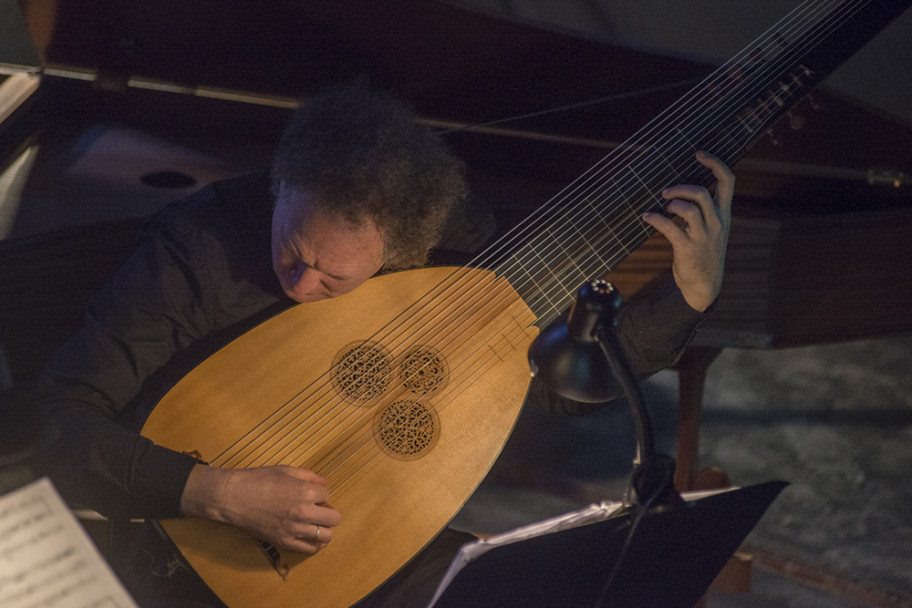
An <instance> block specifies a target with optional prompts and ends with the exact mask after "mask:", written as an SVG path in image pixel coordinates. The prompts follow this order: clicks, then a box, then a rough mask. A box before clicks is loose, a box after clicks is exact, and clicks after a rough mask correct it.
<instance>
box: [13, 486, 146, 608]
mask: <svg viewBox="0 0 912 608" xmlns="http://www.w3.org/2000/svg"><path fill="white" fill-rule="evenodd" d="M0 606H3V607H4V608H71V607H73V608H137V605H136V603H135V602H134V601H133V599H132V598H131V597H130V595H129V594H128V593H127V591H126V590H125V589H124V587H123V585H122V584H121V583H120V581H119V580H118V579H117V577H116V576H115V575H114V572H113V571H112V570H111V568H110V566H108V564H107V562H105V561H104V558H103V557H102V556H101V554H100V553H99V552H98V549H97V548H96V547H95V545H94V544H93V543H92V541H91V539H90V538H89V536H88V535H87V534H86V532H85V530H84V529H83V528H82V526H81V525H80V524H79V522H78V521H77V520H76V518H75V517H74V515H73V514H72V512H71V511H70V510H69V508H68V507H67V506H66V504H65V503H64V502H63V500H62V499H61V498H60V495H59V494H58V493H57V491H56V489H55V488H54V486H53V484H52V483H51V482H50V481H49V480H48V479H46V478H45V479H40V480H38V481H35V482H33V483H31V484H29V485H27V486H25V487H23V488H20V489H18V490H14V491H13V492H10V493H9V494H6V495H4V496H0Z"/></svg>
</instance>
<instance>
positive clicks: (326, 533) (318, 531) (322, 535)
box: [304, 525, 335, 545]
mask: <svg viewBox="0 0 912 608" xmlns="http://www.w3.org/2000/svg"><path fill="white" fill-rule="evenodd" d="M334 535H335V530H333V529H332V528H330V527H328V526H318V525H315V526H314V532H313V535H312V536H311V537H310V538H309V539H304V540H310V541H312V542H313V543H314V544H321V545H326V544H329V542H330V541H332V539H333V536H334Z"/></svg>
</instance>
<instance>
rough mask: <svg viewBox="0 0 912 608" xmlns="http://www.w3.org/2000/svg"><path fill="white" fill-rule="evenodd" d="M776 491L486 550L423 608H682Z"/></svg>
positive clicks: (625, 514) (772, 487) (734, 495)
mask: <svg viewBox="0 0 912 608" xmlns="http://www.w3.org/2000/svg"><path fill="white" fill-rule="evenodd" d="M786 485H787V484H786V483H785V482H779V481H774V482H767V483H763V484H759V485H756V486H750V487H747V488H742V489H736V490H730V491H725V492H722V493H719V494H714V495H712V496H709V497H706V498H702V499H700V500H696V501H692V502H683V503H679V504H676V505H665V506H659V507H652V508H651V509H649V510H648V511H646V512H645V515H644V516H643V517H642V518H641V519H640V521H639V522H638V524H635V521H636V518H637V514H638V512H639V511H638V510H639V509H641V507H639V506H635V505H634V506H631V507H626V508H625V509H624V510H623V511H622V512H620V513H619V514H617V515H614V516H611V517H609V518H608V519H605V520H604V521H600V522H596V523H592V524H588V525H584V526H581V527H577V528H572V529H569V530H563V531H559V532H554V533H549V534H544V535H542V536H537V537H534V538H528V539H525V540H521V541H517V542H514V543H512V544H507V545H501V546H497V547H494V548H492V549H490V550H489V551H487V552H486V553H483V554H482V555H480V556H478V557H477V558H476V559H474V560H472V561H469V562H467V563H466V564H465V565H463V567H462V569H461V570H459V571H458V573H457V574H456V576H455V577H454V578H453V579H452V580H451V581H450V583H449V584H448V585H447V586H446V588H445V589H444V590H443V591H442V594H441V595H440V597H439V598H438V599H437V601H436V602H435V603H434V604H433V608H487V607H490V608H505V607H511V608H512V607H521V608H538V607H541V608H546V607H547V608H553V607H555V606H568V607H578V606H586V607H593V608H594V607H596V606H599V607H603V608H607V607H618V608H678V607H679V608H692V606H694V604H696V603H697V601H699V599H700V598H701V597H702V596H703V594H704V593H705V592H706V589H707V588H708V587H709V585H710V583H712V581H713V579H714V578H715V577H716V575H717V574H718V573H719V571H720V570H721V569H722V567H723V566H724V565H725V563H726V562H727V561H728V560H729V558H731V556H732V555H733V554H734V552H735V551H736V550H737V549H738V547H739V545H740V544H741V543H742V542H743V540H744V539H745V538H746V537H747V535H748V533H749V532H750V531H751V530H752V529H753V527H754V526H755V525H756V524H757V522H758V521H759V520H760V518H761V517H762V516H763V514H764V513H765V512H766V510H767V509H768V508H769V506H770V505H771V504H772V502H773V501H774V500H775V499H776V497H777V496H778V495H779V493H780V492H781V491H782V489H783V488H784V487H785V486H786ZM632 525H636V526H637V527H636V529H635V531H634V532H633V534H632V535H631V534H629V532H630V529H631V526H632ZM628 540H629V543H628ZM479 542H484V541H479ZM625 545H626V547H625ZM457 559H459V558H458V557H457ZM619 560H620V561H619ZM615 569H616V571H615ZM609 579H610V581H611V582H610V585H608V584H607V583H608V581H609Z"/></svg>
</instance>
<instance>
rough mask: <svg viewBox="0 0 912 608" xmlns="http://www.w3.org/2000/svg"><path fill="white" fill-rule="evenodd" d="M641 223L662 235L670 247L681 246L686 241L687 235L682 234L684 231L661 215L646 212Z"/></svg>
mask: <svg viewBox="0 0 912 608" xmlns="http://www.w3.org/2000/svg"><path fill="white" fill-rule="evenodd" d="M643 221H644V222H646V223H647V224H649V225H650V226H652V227H653V228H655V229H656V230H657V231H658V232H660V233H662V234H663V235H664V236H665V238H666V239H668V242H669V243H671V246H672V247H677V246H679V245H683V244H684V242H685V241H686V240H687V235H686V234H684V231H683V230H681V228H680V227H679V226H678V225H677V224H675V223H674V222H673V221H672V220H671V219H670V218H667V217H665V216H664V215H662V214H661V213H654V212H651V211H647V212H646V213H644V214H643Z"/></svg>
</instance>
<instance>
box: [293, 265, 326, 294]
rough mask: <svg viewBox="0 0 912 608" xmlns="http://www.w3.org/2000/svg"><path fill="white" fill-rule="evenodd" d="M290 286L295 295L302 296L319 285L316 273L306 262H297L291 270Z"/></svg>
mask: <svg viewBox="0 0 912 608" xmlns="http://www.w3.org/2000/svg"><path fill="white" fill-rule="evenodd" d="M289 278H290V282H291V288H292V290H293V291H294V293H295V294H296V295H299V296H304V295H307V294H309V293H311V292H312V291H314V290H315V289H316V288H317V287H319V285H320V277H319V276H318V273H317V272H316V271H315V270H314V269H313V268H311V267H310V266H308V265H306V264H299V265H298V266H295V267H294V269H293V270H292V271H291V276H290V277H289Z"/></svg>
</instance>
